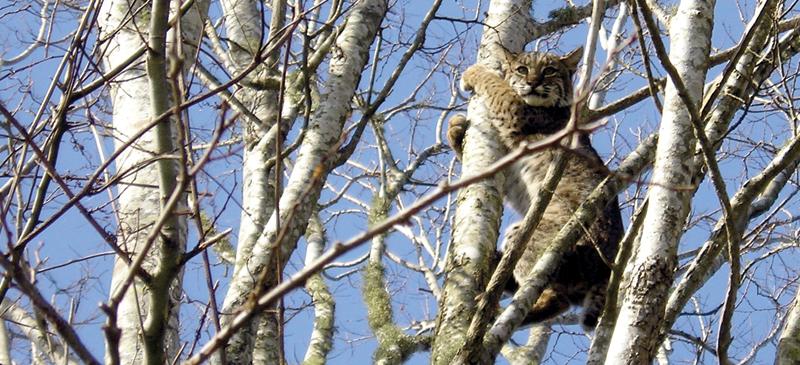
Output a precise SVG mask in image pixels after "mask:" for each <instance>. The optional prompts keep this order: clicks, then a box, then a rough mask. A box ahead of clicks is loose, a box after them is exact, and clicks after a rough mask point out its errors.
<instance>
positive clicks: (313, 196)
mask: <svg viewBox="0 0 800 365" xmlns="http://www.w3.org/2000/svg"><path fill="white" fill-rule="evenodd" d="M387 6H388V4H387V3H386V2H385V1H381V0H369V1H361V2H358V3H357V4H356V5H355V6H354V7H353V9H352V10H351V14H350V15H349V17H348V20H347V26H345V28H344V29H343V30H342V31H341V33H340V34H339V36H338V37H337V40H336V44H335V46H334V48H335V49H336V50H337V52H335V53H334V56H333V58H332V59H331V60H330V66H329V69H328V73H329V75H330V78H329V79H328V80H327V82H326V84H325V86H326V87H325V93H324V95H323V96H322V99H321V100H320V105H319V107H318V108H317V111H316V112H315V113H314V115H313V116H312V118H311V121H310V123H309V126H308V130H307V132H306V136H305V139H304V141H303V144H302V146H301V147H300V151H299V153H298V157H297V160H296V162H295V165H294V168H293V169H292V174H291V176H290V177H289V181H288V182H287V184H286V188H285V189H284V192H283V194H281V198H280V207H281V209H280V217H278V216H277V215H276V214H275V213H274V211H273V212H272V213H271V214H270V218H269V220H268V221H267V222H266V224H265V225H264V228H263V230H262V231H261V232H260V234H259V237H258V239H257V240H256V242H255V244H254V245H253V248H252V251H251V253H250V255H248V256H247V257H243V256H239V255H238V254H237V256H238V257H237V261H238V262H237V266H239V265H241V268H240V269H238V270H236V271H235V273H234V277H233V278H232V281H231V284H230V288H229V290H228V293H227V294H226V296H225V301H224V304H223V309H222V312H223V313H228V314H232V313H235V312H236V310H237V309H238V308H239V307H241V306H242V305H243V304H244V303H245V302H246V300H247V298H248V297H249V295H250V294H251V293H252V292H253V290H254V288H255V285H256V280H257V279H258V278H259V276H261V275H262V272H263V271H264V270H268V271H267V272H266V273H265V274H266V276H265V278H266V282H265V283H262V285H266V286H267V287H271V286H274V285H275V283H276V282H277V280H278V278H277V277H276V274H277V271H278V270H277V269H278V268H281V267H283V265H285V264H286V261H287V260H288V258H289V256H290V255H291V254H292V252H293V251H294V249H295V246H296V244H297V240H298V238H299V237H300V236H301V235H302V234H303V232H304V231H305V228H306V224H307V222H308V219H309V217H310V215H311V212H312V207H313V205H314V204H315V202H316V201H317V199H318V198H319V194H320V189H321V187H322V184H323V182H324V179H325V177H326V176H327V173H328V171H329V169H330V168H331V167H332V165H333V163H334V162H335V158H332V156H334V155H335V152H336V151H337V147H338V146H339V142H340V141H341V139H342V136H341V134H342V128H343V126H344V123H345V121H346V119H347V116H348V115H349V112H350V110H351V103H350V101H351V98H352V97H353V95H354V92H355V89H356V86H357V85H358V81H359V79H360V77H361V71H362V69H363V68H364V66H365V65H366V62H367V58H368V54H369V48H370V45H371V44H372V42H373V40H374V38H375V35H376V34H377V29H378V26H379V25H380V23H381V22H382V20H383V17H384V15H385V14H386V10H387ZM289 218H291V219H289ZM278 219H280V226H281V231H285V234H283V236H282V237H281V241H280V242H277V239H278V237H279V236H278V234H279V231H278V229H277V227H278ZM232 318H233V316H232V315H226V316H223V317H222V324H223V326H224V325H225V324H226V323H228V322H229V321H230V320H232ZM258 322H259V321H253V324H252V325H251V326H249V327H246V328H244V329H243V330H241V331H239V332H238V333H237V334H235V335H234V336H233V337H232V338H231V339H230V341H229V342H228V346H227V348H226V357H227V360H228V362H229V363H231V364H250V363H251V353H252V351H253V346H254V339H255V337H256V325H255V324H256V323H258ZM270 340H271V341H277V339H276V338H274V337H273V338H271V339H270ZM272 345H273V346H277V342H273V343H272Z"/></svg>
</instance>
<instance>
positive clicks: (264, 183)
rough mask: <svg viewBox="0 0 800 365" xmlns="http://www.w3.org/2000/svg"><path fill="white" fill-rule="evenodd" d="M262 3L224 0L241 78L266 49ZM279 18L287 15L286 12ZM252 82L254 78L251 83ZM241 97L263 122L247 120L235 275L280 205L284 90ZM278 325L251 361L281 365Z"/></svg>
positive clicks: (263, 334) (265, 325)
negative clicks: (278, 139)
mask: <svg viewBox="0 0 800 365" xmlns="http://www.w3.org/2000/svg"><path fill="white" fill-rule="evenodd" d="M258 3H259V2H258V1H254V0H223V1H221V5H222V10H223V12H224V15H225V33H226V36H227V39H228V54H227V55H226V56H227V58H228V59H230V60H231V62H232V64H231V65H230V66H231V68H232V69H230V70H228V71H229V73H231V74H238V73H239V72H240V71H241V70H242V69H244V68H245V67H246V66H247V65H249V64H250V63H251V62H252V61H253V59H254V57H255V56H256V55H257V54H258V53H259V52H260V49H261V47H262V46H263V45H262V44H261V41H262V36H263V31H262V20H261V17H262V14H261V11H260V10H259V4H258ZM278 15H279V16H281V15H282V14H281V12H279V14H278ZM274 16H275V14H274V13H273V17H274ZM272 23H274V21H273V22H272ZM281 23H282V21H281ZM270 31H271V33H272V34H274V33H275V32H277V31H278V29H274V28H271V29H270ZM266 65H267V62H264V63H263V64H261V65H259V66H258V67H256V69H255V70H253V71H252V73H251V75H267V74H269V73H271V72H272V73H274V71H273V70H269V69H267V67H266ZM249 78H251V77H248V78H246V79H249ZM246 85H247V84H246ZM235 96H236V97H237V98H238V100H239V101H240V102H241V103H242V104H243V105H244V106H246V107H247V108H248V110H250V111H252V113H253V115H254V116H255V117H257V118H258V122H253V121H251V120H249V119H243V123H244V125H243V128H242V129H243V135H244V152H243V161H242V181H243V185H242V214H241V223H240V225H239V234H238V237H239V240H238V242H237V246H236V264H235V266H234V273H237V272H239V271H240V270H241V269H242V268H243V267H244V266H245V265H246V263H247V259H248V258H249V257H250V255H251V254H252V250H253V247H254V246H255V244H256V241H257V240H258V237H259V235H260V234H261V233H262V231H263V229H264V225H265V223H266V221H267V220H268V219H269V215H270V213H271V209H272V208H273V206H274V204H275V195H276V194H275V171H274V170H275V169H274V168H271V167H270V165H269V164H268V163H267V161H268V160H269V159H270V157H273V156H274V151H275V141H274V137H273V138H270V137H269V133H268V131H269V129H270V127H272V126H274V125H275V122H276V119H277V116H278V108H279V107H280V106H279V105H278V90H277V89H274V88H273V89H264V90H257V89H255V88H251V87H249V86H243V87H242V88H241V89H239V90H238V91H237V92H236V93H235ZM272 166H274V164H272ZM234 275H235V274H234ZM277 327H278V318H277V316H276V315H264V316H262V317H261V324H260V325H259V326H258V329H257V330H256V331H257V332H258V333H257V334H255V333H254V335H255V336H256V337H257V338H261V339H270V340H268V341H266V342H264V341H257V342H258V344H257V346H256V345H254V350H253V352H252V354H248V355H247V356H248V357H247V358H248V359H249V358H250V356H254V358H253V360H258V361H263V362H271V363H277V362H278V361H279V360H278V358H279V357H280V355H279V354H280V351H279V347H278V346H277V343H275V342H274V341H275V340H277ZM255 348H258V349H257V350H256V349H255ZM236 359H237V358H235V357H234V358H233V359H231V360H234V361H235V360H236ZM219 360H221V359H217V358H215V359H214V361H215V362H217V361H219ZM226 360H228V359H226Z"/></svg>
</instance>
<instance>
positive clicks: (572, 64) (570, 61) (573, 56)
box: [561, 46, 583, 73]
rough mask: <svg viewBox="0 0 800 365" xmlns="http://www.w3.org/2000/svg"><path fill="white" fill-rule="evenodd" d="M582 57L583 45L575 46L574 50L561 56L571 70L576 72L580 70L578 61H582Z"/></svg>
mask: <svg viewBox="0 0 800 365" xmlns="http://www.w3.org/2000/svg"><path fill="white" fill-rule="evenodd" d="M581 57H583V46H581V47H578V48H575V49H574V50H573V51H572V52H570V53H567V54H566V55H565V56H564V57H561V61H562V62H564V65H566V66H567V68H568V69H569V72H571V73H575V71H577V70H578V63H579V62H581Z"/></svg>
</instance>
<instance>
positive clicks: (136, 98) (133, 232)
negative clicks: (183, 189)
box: [98, 1, 207, 364]
mask: <svg viewBox="0 0 800 365" xmlns="http://www.w3.org/2000/svg"><path fill="white" fill-rule="evenodd" d="M175 4H177V2H176V3H175ZM204 4H205V6H204ZM139 7H143V9H141V10H139ZM206 8H207V3H205V2H202V1H201V2H198V3H197V4H195V6H194V7H193V9H191V10H189V11H188V12H187V13H186V14H184V15H183V16H182V24H181V29H182V31H183V33H184V34H183V37H184V39H185V42H184V44H183V45H182V47H183V50H184V52H185V55H184V59H185V60H192V59H194V57H193V55H194V53H195V50H196V49H195V48H194V47H193V45H196V44H197V43H198V40H199V39H200V35H201V31H202V22H201V20H200V16H201V12H202V11H203V10H202V9H206ZM137 11H138V12H137ZM132 12H137V14H138V16H136V17H134V18H133V19H131V17H130V14H131V13H132ZM149 13H150V11H149V4H147V3H145V2H143V1H105V2H103V6H102V8H101V9H100V15H99V18H98V22H99V25H100V29H101V30H100V32H101V36H102V37H111V38H109V39H108V41H107V42H108V49H107V51H106V53H105V54H104V55H103V66H104V68H105V69H106V70H111V69H114V68H115V67H117V66H118V65H120V64H122V63H124V62H125V60H126V59H127V58H129V56H130V55H131V54H132V53H133V52H134V51H135V50H137V49H139V48H141V47H142V46H144V43H143V40H145V39H147V34H142V33H141V32H142V31H144V30H146V29H148V28H149V21H148V17H149ZM173 13H174V9H173ZM118 29H119V31H118V32H116V33H114V32H115V31H117V30H118ZM167 39H170V36H169V35H168V37H167ZM143 61H144V58H143V57H142V58H141V59H139V60H137V61H135V62H134V63H133V65H132V66H129V68H128V69H127V70H126V71H124V72H122V73H121V74H120V75H119V76H118V77H117V80H118V81H112V82H111V83H110V86H111V90H110V91H111V98H112V103H113V125H114V141H115V146H116V147H117V148H119V147H120V146H121V145H122V144H124V143H125V142H127V141H129V140H130V139H131V136H133V135H135V134H136V133H138V132H140V131H141V130H142V129H143V128H145V127H147V126H148V124H150V122H151V120H152V118H153V116H152V115H151V110H152V109H151V100H150V87H149V83H148V78H147V73H146V71H145V69H144V62H143ZM155 139H156V136H155V132H154V131H150V132H148V133H145V134H144V135H143V136H142V137H141V138H139V139H138V140H137V142H136V143H134V144H133V145H132V146H131V147H129V148H128V149H127V150H126V151H125V152H123V153H122V154H120V156H119V158H118V159H117V160H116V167H117V171H118V172H119V173H122V174H124V175H125V178H123V179H122V180H121V181H120V182H119V184H118V198H117V204H118V209H117V212H118V214H119V217H118V219H119V229H118V233H117V235H118V244H119V245H120V247H121V248H122V250H123V251H125V252H128V253H130V256H134V255H136V254H137V253H138V252H139V248H140V247H141V246H142V245H143V244H144V242H145V240H146V236H147V235H148V234H149V233H150V227H151V226H152V225H153V223H154V222H155V220H156V219H157V218H158V216H159V214H160V213H161V212H160V206H161V196H160V194H159V189H158V186H159V174H158V169H157V166H156V164H154V163H150V164H146V165H143V161H146V160H149V159H152V157H153V156H154V155H155V151H156V144H155ZM175 166H176V168H177V165H175ZM181 206H183V207H185V202H184V203H181V204H180V206H179V208H178V209H181ZM176 220H177V227H176V228H177V229H176V232H174V237H176V238H177V240H176V244H177V245H178V247H179V248H180V250H181V251H182V250H183V249H184V248H185V243H186V242H185V240H186V220H185V216H180V217H178V218H177V219H176ZM161 254H162V251H161V247H160V245H158V244H156V245H155V246H154V247H153V249H152V250H151V252H150V253H149V254H148V256H147V258H146V260H145V263H144V265H143V268H144V269H145V270H147V271H148V272H153V271H154V270H156V269H157V267H158V265H159V263H160V261H161ZM181 271H182V270H181ZM127 272H128V265H127V264H126V262H125V261H124V260H122V259H120V258H117V259H116V262H115V265H114V272H113V274H112V278H111V292H112V293H115V292H116V291H117V290H118V288H119V286H120V284H121V282H122V281H123V280H124V278H125V276H126V274H127ZM180 281H181V274H178V277H177V278H176V280H175V281H174V282H173V283H172V284H171V285H172V293H171V294H170V298H169V300H168V302H169V304H168V306H169V308H168V309H167V310H168V311H169V316H168V319H167V320H166V321H167V326H168V329H167V330H166V337H165V340H164V349H165V354H166V356H167V357H172V356H174V355H175V354H176V353H177V349H178V332H177V331H178V304H179V299H178V298H180V295H181V294H180ZM149 292H150V291H149V289H148V288H147V287H146V286H145V285H144V284H143V282H141V281H140V280H138V279H136V280H135V281H134V283H133V285H132V286H131V287H129V289H128V291H127V292H126V294H125V296H124V297H123V299H122V301H121V302H120V305H119V307H118V310H117V325H118V327H119V328H120V329H121V331H122V333H121V338H120V340H119V344H118V350H119V354H120V361H121V363H122V364H138V363H140V362H141V361H143V344H142V341H143V338H142V331H143V328H142V326H141V323H143V322H145V321H146V319H145V318H142V316H143V314H142V313H147V312H148V310H147V309H148V306H149V303H150V302H151V301H152V298H149Z"/></svg>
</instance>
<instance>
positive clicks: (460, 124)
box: [447, 114, 469, 160]
mask: <svg viewBox="0 0 800 365" xmlns="http://www.w3.org/2000/svg"><path fill="white" fill-rule="evenodd" d="M467 128H469V120H467V117H465V116H464V115H463V114H456V115H454V116H453V117H452V118H450V123H448V125H447V143H449V144H450V148H452V149H453V151H455V153H456V157H458V159H459V160H460V159H461V152H463V151H464V149H463V144H464V135H465V134H466V133H467Z"/></svg>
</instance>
